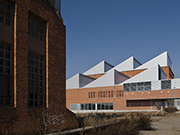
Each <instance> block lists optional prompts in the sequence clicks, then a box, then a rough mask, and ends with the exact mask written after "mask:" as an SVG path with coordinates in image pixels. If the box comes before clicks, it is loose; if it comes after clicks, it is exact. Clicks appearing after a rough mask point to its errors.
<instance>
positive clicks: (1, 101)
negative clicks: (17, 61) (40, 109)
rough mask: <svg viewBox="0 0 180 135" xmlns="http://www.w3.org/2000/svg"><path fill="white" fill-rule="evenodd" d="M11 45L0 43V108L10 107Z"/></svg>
mask: <svg viewBox="0 0 180 135" xmlns="http://www.w3.org/2000/svg"><path fill="white" fill-rule="evenodd" d="M11 55H12V54H11V45H10V44H7V43H4V42H0V87H1V89H0V106H11V105H12V91H11V84H12V83H11V70H12V65H11V59H12V58H11V57H12V56H11Z"/></svg>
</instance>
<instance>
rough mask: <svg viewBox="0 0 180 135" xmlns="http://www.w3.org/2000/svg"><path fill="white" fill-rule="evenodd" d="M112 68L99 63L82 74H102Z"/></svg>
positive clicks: (107, 64)
mask: <svg viewBox="0 0 180 135" xmlns="http://www.w3.org/2000/svg"><path fill="white" fill-rule="evenodd" d="M111 68H113V66H112V65H111V64H109V63H107V62H105V61H102V62H100V63H99V64H97V65H95V66H94V67H92V68H91V69H89V70H87V71H86V72H84V73H83V74H84V75H93V74H102V73H105V72H106V71H108V70H110V69H111Z"/></svg>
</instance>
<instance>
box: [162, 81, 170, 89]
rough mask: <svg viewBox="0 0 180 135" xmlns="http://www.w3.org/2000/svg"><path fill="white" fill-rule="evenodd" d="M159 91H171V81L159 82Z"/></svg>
mask: <svg viewBox="0 0 180 135" xmlns="http://www.w3.org/2000/svg"><path fill="white" fill-rule="evenodd" d="M161 89H171V80H163V81H161Z"/></svg>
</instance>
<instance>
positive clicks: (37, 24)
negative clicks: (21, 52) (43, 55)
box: [28, 15, 45, 60]
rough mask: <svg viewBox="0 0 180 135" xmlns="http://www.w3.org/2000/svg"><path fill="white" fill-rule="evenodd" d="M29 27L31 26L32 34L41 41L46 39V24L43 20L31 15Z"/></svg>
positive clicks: (30, 31) (30, 32)
mask: <svg viewBox="0 0 180 135" xmlns="http://www.w3.org/2000/svg"><path fill="white" fill-rule="evenodd" d="M28 28H29V32H28V33H29V35H30V36H32V37H34V38H37V39H39V40H41V41H44V39H45V24H44V23H43V22H42V21H40V20H39V19H37V18H35V17H33V16H31V15H29V17H28ZM36 60H37V59H36Z"/></svg>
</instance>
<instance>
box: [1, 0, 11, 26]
mask: <svg viewBox="0 0 180 135" xmlns="http://www.w3.org/2000/svg"><path fill="white" fill-rule="evenodd" d="M0 22H2V23H4V24H6V25H9V26H11V25H12V5H11V4H10V3H8V2H6V1H4V0H0Z"/></svg>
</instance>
